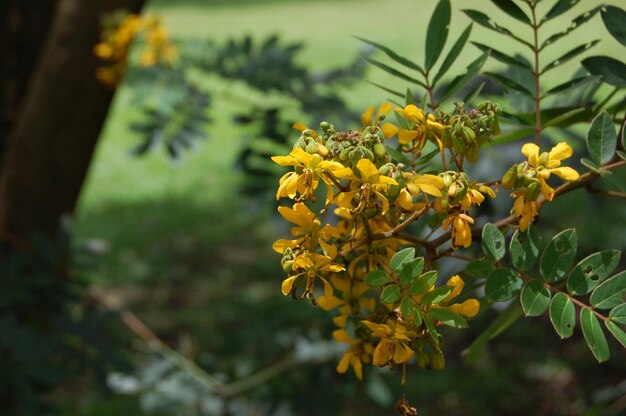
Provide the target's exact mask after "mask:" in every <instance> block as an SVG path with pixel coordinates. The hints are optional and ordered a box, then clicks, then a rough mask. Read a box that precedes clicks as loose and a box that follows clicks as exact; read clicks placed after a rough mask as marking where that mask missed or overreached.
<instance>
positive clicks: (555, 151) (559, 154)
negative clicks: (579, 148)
mask: <svg viewBox="0 0 626 416" xmlns="http://www.w3.org/2000/svg"><path fill="white" fill-rule="evenodd" d="M572 153H574V150H573V149H572V146H570V145H569V144H567V143H565V142H561V143H559V144H557V145H556V146H554V147H553V148H552V149H551V150H550V152H549V153H548V160H549V162H548V167H549V168H551V167H557V166H559V165H560V163H556V164H555V165H554V166H551V165H552V161H559V162H560V161H561V160H564V159H567V158H569V157H571V156H572Z"/></svg>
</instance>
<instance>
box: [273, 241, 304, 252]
mask: <svg viewBox="0 0 626 416" xmlns="http://www.w3.org/2000/svg"><path fill="white" fill-rule="evenodd" d="M301 241H302V239H301V238H299V239H297V240H284V239H282V238H281V239H280V240H276V242H275V243H274V244H272V249H274V251H275V252H277V253H279V254H283V253H284V252H285V249H286V248H294V247H295V246H297V245H298V243H300V242H301Z"/></svg>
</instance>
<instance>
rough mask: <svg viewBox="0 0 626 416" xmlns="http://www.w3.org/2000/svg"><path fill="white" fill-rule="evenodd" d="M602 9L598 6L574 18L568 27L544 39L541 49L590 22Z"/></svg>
mask: <svg viewBox="0 0 626 416" xmlns="http://www.w3.org/2000/svg"><path fill="white" fill-rule="evenodd" d="M601 9H602V6H598V7H596V8H594V9H591V10H589V11H587V12H585V13H583V14H581V15H579V16H577V17H576V18H575V19H574V20H572V22H571V23H570V24H569V26H568V27H567V29H565V30H564V31H562V32H559V33H556V34H554V35H552V36H550V37H549V38H548V39H546V40H544V41H543V43H542V44H541V47H539V50H540V51H541V50H543V49H544V48H545V47H547V46H549V45H551V44H553V43H554V42H556V41H557V40H559V39H561V38H562V37H564V36H567V35H569V34H570V33H572V32H573V31H574V30H576V29H578V28H579V27H580V26H582V25H583V24H584V23H586V22H588V21H589V20H590V19H591V18H593V16H595V15H596V14H597V13H598V12H599V11H600V10H601Z"/></svg>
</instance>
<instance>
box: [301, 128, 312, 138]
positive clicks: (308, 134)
mask: <svg viewBox="0 0 626 416" xmlns="http://www.w3.org/2000/svg"><path fill="white" fill-rule="evenodd" d="M302 135H303V136H306V137H310V136H312V135H313V131H311V129H305V130H302Z"/></svg>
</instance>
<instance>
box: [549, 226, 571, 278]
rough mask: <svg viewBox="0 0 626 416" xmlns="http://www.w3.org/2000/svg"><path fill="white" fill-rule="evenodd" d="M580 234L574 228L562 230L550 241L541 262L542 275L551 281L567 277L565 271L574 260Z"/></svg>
mask: <svg viewBox="0 0 626 416" xmlns="http://www.w3.org/2000/svg"><path fill="white" fill-rule="evenodd" d="M577 247H578V236H577V235H576V230H575V229H573V228H570V229H567V230H564V231H561V232H560V233H558V234H557V235H555V236H554V238H553V239H552V240H551V241H550V243H548V246H547V247H546V249H545V250H544V251H543V254H542V256H541V261H540V263H539V271H540V272H541V275H542V276H543V277H544V278H545V279H546V280H547V281H549V282H556V281H558V280H560V279H561V278H563V277H565V273H566V272H567V270H568V269H569V267H570V266H571V265H572V263H573V262H574V258H575V257H576V249H577Z"/></svg>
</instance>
